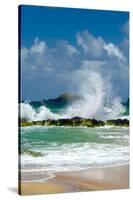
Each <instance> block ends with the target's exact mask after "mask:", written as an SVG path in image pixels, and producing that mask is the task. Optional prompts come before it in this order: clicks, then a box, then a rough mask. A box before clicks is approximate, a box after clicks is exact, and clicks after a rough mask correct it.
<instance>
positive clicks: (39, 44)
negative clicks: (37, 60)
mask: <svg viewBox="0 0 133 200" xmlns="http://www.w3.org/2000/svg"><path fill="white" fill-rule="evenodd" d="M45 49H46V43H45V42H44V41H39V39H38V38H35V40H34V44H33V46H32V47H31V49H30V51H31V53H40V54H42V53H44V51H45Z"/></svg>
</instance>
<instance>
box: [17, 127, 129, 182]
mask: <svg viewBox="0 0 133 200" xmlns="http://www.w3.org/2000/svg"><path fill="white" fill-rule="evenodd" d="M20 141H21V150H22V151H24V154H21V156H20V160H21V175H22V176H21V178H22V180H24V181H30V180H32V181H34V180H36V179H38V180H42V177H43V179H45V180H46V179H47V178H51V177H53V174H54V172H60V171H74V170H82V169H88V168H91V167H101V166H112V165H123V164H127V163H128V162H129V129H128V128H122V127H99V128H83V127H76V128H72V127H39V126H31V127H21V128H20ZM29 151H30V152H32V153H34V152H37V153H38V152H39V153H41V155H36V156H34V155H32V153H30V154H29Z"/></svg>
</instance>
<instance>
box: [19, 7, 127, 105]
mask: <svg viewBox="0 0 133 200" xmlns="http://www.w3.org/2000/svg"><path fill="white" fill-rule="evenodd" d="M19 14H20V24H19V26H20V27H19V28H20V29H19V30H20V32H19V33H20V34H19V36H20V55H21V64H20V65H21V66H20V67H21V100H42V99H49V98H55V97H57V96H59V95H60V94H62V93H64V92H71V93H74V94H78V95H84V92H85V91H86V92H89V91H90V92H95V91H97V90H96V87H98V85H99V84H100V83H102V91H103V92H106V93H107V96H110V97H109V98H112V97H113V96H118V97H120V98H121V99H122V100H123V101H124V100H125V99H127V98H128V96H129V83H128V79H129V75H128V73H129V58H128V57H129V50H128V48H129V13H128V12H119V11H117V12H116V11H100V10H88V9H72V8H55V7H41V6H21V7H20V8H19ZM91 74H94V77H95V75H97V77H99V79H98V80H97V81H99V84H98V85H97V84H95V82H94V81H90V75H91ZM91 80H92V77H91ZM86 88H87V90H86ZM88 88H89V89H88ZM83 90H84V91H83Z"/></svg>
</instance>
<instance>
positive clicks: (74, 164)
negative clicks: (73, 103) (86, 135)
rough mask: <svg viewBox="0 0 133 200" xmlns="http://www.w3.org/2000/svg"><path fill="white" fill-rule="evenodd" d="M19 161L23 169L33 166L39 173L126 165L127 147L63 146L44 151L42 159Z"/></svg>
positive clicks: (109, 145) (95, 144)
mask: <svg viewBox="0 0 133 200" xmlns="http://www.w3.org/2000/svg"><path fill="white" fill-rule="evenodd" d="M42 151H43V150H42ZM21 159H22V160H21V161H22V162H21V164H22V166H24V168H26V167H27V166H28V165H30V166H34V165H35V166H37V167H38V169H37V170H40V171H70V170H79V169H86V168H89V167H93V166H95V167H97V166H104V165H113V164H124V163H127V162H128V161H129V147H128V146H121V145H115V144H97V143H84V144H80V143H79V144H65V145H62V146H60V148H58V149H55V148H53V150H52V147H51V149H50V148H49V149H45V150H44V156H43V157H36V158H34V157H32V156H29V155H22V157H21ZM23 170H24V169H23ZM33 171H34V167H33ZM35 171H36V169H35Z"/></svg>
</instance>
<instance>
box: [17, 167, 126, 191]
mask: <svg viewBox="0 0 133 200" xmlns="http://www.w3.org/2000/svg"><path fill="white" fill-rule="evenodd" d="M54 175H55V177H54V178H52V179H48V180H46V181H45V182H44V183H40V182H23V181H22V182H19V187H20V188H19V193H20V194H21V195H35V194H54V193H67V192H82V191H96V190H113V189H128V188H129V165H121V166H108V167H99V168H90V169H85V170H80V171H70V172H57V173H54Z"/></svg>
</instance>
